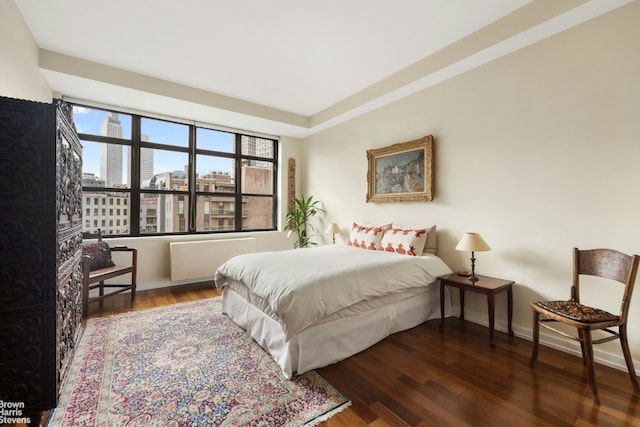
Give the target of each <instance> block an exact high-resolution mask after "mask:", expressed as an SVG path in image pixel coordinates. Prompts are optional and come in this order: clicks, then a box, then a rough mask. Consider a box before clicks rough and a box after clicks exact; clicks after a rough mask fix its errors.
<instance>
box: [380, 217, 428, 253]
mask: <svg viewBox="0 0 640 427" xmlns="http://www.w3.org/2000/svg"><path fill="white" fill-rule="evenodd" d="M391 227H392V228H412V229H420V228H424V229H425V230H427V241H426V242H425V243H424V248H423V250H422V253H423V254H425V253H427V254H431V255H435V254H436V251H437V249H438V234H437V230H436V225H435V224H434V225H430V226H428V227H422V226H420V227H417V226H408V225H407V226H405V225H401V224H397V223H395V222H394V223H393V224H392V225H391Z"/></svg>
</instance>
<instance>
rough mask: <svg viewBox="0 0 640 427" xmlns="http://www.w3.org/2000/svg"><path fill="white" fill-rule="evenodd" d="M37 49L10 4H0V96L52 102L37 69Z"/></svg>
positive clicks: (23, 23) (4, 2)
mask: <svg viewBox="0 0 640 427" xmlns="http://www.w3.org/2000/svg"><path fill="white" fill-rule="evenodd" d="M38 52H39V48H38V45H36V42H35V40H34V38H33V36H32V35H31V32H30V31H29V28H28V27H27V25H26V24H25V22H24V20H23V19H22V15H20V12H19V11H18V8H17V6H16V5H15V3H14V2H13V1H4V0H3V1H0V64H1V65H0V95H2V96H8V97H11V98H21V99H30V100H33V101H41V102H51V98H52V91H51V88H50V87H49V85H48V84H47V82H46V81H45V79H44V77H42V74H41V73H40V70H39V69H38Z"/></svg>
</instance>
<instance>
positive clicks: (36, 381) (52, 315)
mask: <svg viewBox="0 0 640 427" xmlns="http://www.w3.org/2000/svg"><path fill="white" fill-rule="evenodd" d="M81 150H82V149H81V146H80V142H79V140H78V137H77V134H76V131H75V127H74V125H73V119H72V112H71V107H70V106H68V105H67V104H65V103H63V102H62V101H55V102H54V103H52V104H46V103H38V102H31V101H23V100H16V99H9V98H2V97H0V400H2V401H4V402H18V404H24V410H23V416H25V417H37V416H38V415H39V414H40V413H41V412H42V411H45V410H48V409H50V408H53V407H55V406H56V404H57V401H58V393H59V388H60V383H61V382H62V379H63V378H64V376H65V374H66V371H67V369H68V367H69V364H70V361H71V358H72V356H73V353H74V350H75V346H76V342H77V339H78V337H79V332H80V330H81V328H82V295H81V290H82V271H81V268H80V258H81V255H82V246H81V245H82V158H81V154H82V151H81Z"/></svg>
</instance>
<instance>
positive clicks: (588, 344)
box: [578, 329, 600, 405]
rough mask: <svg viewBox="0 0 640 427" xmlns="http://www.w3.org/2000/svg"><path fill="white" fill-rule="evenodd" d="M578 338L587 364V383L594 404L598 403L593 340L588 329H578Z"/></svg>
mask: <svg viewBox="0 0 640 427" xmlns="http://www.w3.org/2000/svg"><path fill="white" fill-rule="evenodd" d="M578 333H579V335H580V338H581V339H582V345H583V348H584V355H585V359H586V360H585V363H586V365H587V375H588V377H589V384H590V386H591V393H593V401H594V402H595V404H596V405H599V404H600V395H599V394H598V386H597V385H596V371H595V367H594V362H593V341H592V340H591V330H590V329H578Z"/></svg>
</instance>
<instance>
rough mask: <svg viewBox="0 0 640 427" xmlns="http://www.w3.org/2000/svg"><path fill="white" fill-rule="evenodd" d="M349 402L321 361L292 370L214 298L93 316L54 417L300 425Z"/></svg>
mask: <svg viewBox="0 0 640 427" xmlns="http://www.w3.org/2000/svg"><path fill="white" fill-rule="evenodd" d="M348 405H349V401H348V400H347V399H346V398H345V397H344V396H343V395H342V394H341V393H340V392H338V391H337V390H336V389H335V388H333V387H332V386H331V385H330V384H329V383H327V382H326V381H325V380H324V379H323V378H322V377H321V376H320V375H318V374H317V373H316V372H315V371H311V372H308V373H305V374H303V375H300V376H297V377H294V378H293V379H291V380H287V379H286V378H285V377H284V375H283V374H282V372H281V370H280V368H279V367H278V366H277V365H276V363H275V362H274V361H273V360H272V359H271V357H270V356H269V355H268V354H267V353H266V352H264V350H262V348H260V346H259V345H258V344H257V343H255V341H253V340H252V339H251V337H250V336H249V335H248V334H247V333H246V332H245V331H243V330H242V329H240V328H239V327H238V326H237V325H235V324H234V323H233V322H231V320H229V319H228V318H227V316H226V315H224V314H222V313H221V300H220V299H219V298H214V299H208V300H202V301H197V302H191V303H183V304H177V305H173V306H166V307H161V308H156V309H151V310H144V311H138V312H132V313H126V314H123V315H118V316H112V317H106V318H100V319H90V320H88V321H87V325H86V330H85V332H84V334H83V337H82V339H81V342H80V345H79V347H78V350H77V352H76V355H75V357H74V360H73V364H72V367H71V370H70V373H69V375H68V377H67V378H66V380H65V382H64V384H63V389H62V392H61V397H60V402H59V406H58V408H56V410H55V412H54V413H53V416H52V418H51V420H50V422H49V424H48V426H50V427H58V426H72V425H73V426H163V427H164V426H171V427H179V426H195V425H197V426H219V425H225V426H245V425H274V426H275V425H291V426H303V425H314V424H316V423H318V422H320V421H322V420H324V419H326V418H328V417H329V416H331V415H332V414H334V413H335V412H338V411H340V410H342V409H344V408H345V407H347V406H348Z"/></svg>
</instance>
